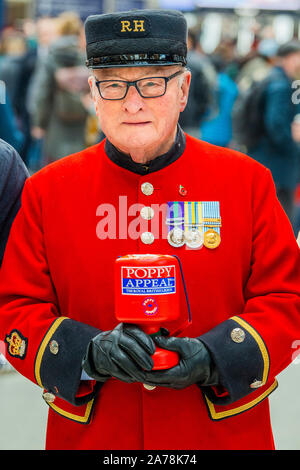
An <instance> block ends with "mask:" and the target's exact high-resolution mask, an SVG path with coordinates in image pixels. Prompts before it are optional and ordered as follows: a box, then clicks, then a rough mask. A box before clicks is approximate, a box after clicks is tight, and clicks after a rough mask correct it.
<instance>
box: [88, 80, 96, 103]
mask: <svg viewBox="0 0 300 470" xmlns="http://www.w3.org/2000/svg"><path fill="white" fill-rule="evenodd" d="M88 83H89V86H90V90H91V95H92V98H93V100H95V77H94V76H93V75H91V76H90V77H89V78H88Z"/></svg>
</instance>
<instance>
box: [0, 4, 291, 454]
mask: <svg viewBox="0 0 300 470" xmlns="http://www.w3.org/2000/svg"><path fill="white" fill-rule="evenodd" d="M186 29H187V28H186V22H185V19H184V16H183V15H182V14H180V13H178V12H174V11H158V10H151V11H150V10H143V11H139V10H135V11H131V12H125V13H115V14H108V15H96V16H91V17H89V18H88V20H87V22H86V36H87V65H88V66H89V67H90V68H91V69H92V75H91V77H90V79H89V83H90V87H91V92H92V96H93V99H94V102H95V107H96V112H97V115H98V117H99V121H100V124H101V128H102V129H103V132H104V133H105V135H106V139H105V140H104V141H103V142H101V143H100V144H97V145H95V146H93V147H90V148H88V149H86V150H85V151H83V152H80V153H78V154H74V155H71V156H69V157H66V158H63V159H61V160H60V161H57V162H56V163H54V164H51V165H49V166H48V167H46V168H44V169H42V170H41V171H39V172H38V173H36V174H35V175H33V176H32V177H31V178H29V179H28V181H27V182H26V185H25V189H24V192H23V199H22V207H21V210H20V212H19V214H18V216H17V218H16V220H15V223H14V226H13V229H12V232H11V236H10V239H9V242H8V246H7V251H6V254H5V258H4V263H3V268H2V270H1V278H0V286H1V287H0V306H1V310H0V312H1V315H0V331H1V335H2V340H4V341H5V343H6V347H7V357H8V358H9V359H10V360H11V363H12V364H13V366H14V367H15V368H16V369H17V370H19V371H20V372H21V373H22V374H23V375H24V376H26V377H27V378H29V379H30V380H32V381H33V382H35V383H36V384H37V385H39V386H40V387H41V388H42V389H43V397H44V399H45V400H46V402H47V403H48V405H49V417H48V430H47V442H46V448H47V449H272V448H273V447H274V444H273V438H272V431H271V426H270V415H269V405H268V398H267V397H268V396H269V394H270V393H271V392H272V391H274V389H275V388H276V387H277V381H276V378H275V377H276V375H277V374H278V373H279V372H281V371H282V370H283V369H284V368H285V367H286V366H287V365H288V364H289V363H290V362H291V360H292V349H291V345H292V344H293V342H294V341H295V340H298V339H299V336H300V255H299V248H298V246H297V243H296V240H295V237H294V235H293V231H292V228H291V226H290V224H289V221H288V219H287V217H286V215H285V213H284V211H283V209H282V208H281V206H280V204H279V202H278V200H277V198H276V193H275V188H274V184H273V181H272V178H271V175H270V172H269V170H268V169H266V168H265V167H263V166H262V165H261V164H259V163H257V162H255V161H254V160H252V159H251V158H249V157H247V156H245V155H242V154H240V153H237V152H235V151H232V150H229V149H224V148H220V147H216V146H213V145H210V144H207V143H204V142H201V141H199V140H197V139H194V138H192V137H190V136H188V135H186V134H184V133H183V132H182V131H181V129H180V128H179V127H178V125H177V122H178V117H179V114H180V112H181V111H182V110H183V109H184V107H185V105H186V102H187V99H188V89H189V83H190V78H191V77H190V73H189V72H188V71H187V70H186V68H185V63H186ZM125 203H126V204H125ZM160 207H166V211H165V212H166V213H163V211H160V210H158V208H160ZM127 210H128V212H127ZM108 215H110V217H108ZM155 227H156V228H157V227H159V228H160V230H159V231H158V230H155ZM165 233H166V234H167V235H166V236H165V235H164V234H165ZM130 253H131V254H139V253H140V254H142V253H150V254H151V253H152V254H155V253H162V254H170V255H176V256H177V257H178V259H180V262H181V265H182V269H183V272H184V277H185V284H186V288H187V292H188V297H189V305H190V311H191V315H192V323H191V324H189V326H188V327H187V328H186V329H185V330H184V332H182V333H181V334H180V335H179V336H178V337H175V336H172V335H168V334H167V332H166V331H165V332H164V334H163V335H161V336H156V337H155V338H153V337H151V336H149V335H147V334H145V333H144V332H143V331H142V330H141V329H140V328H139V327H138V326H136V325H129V324H127V323H118V321H117V320H116V318H115V315H114V288H113V285H114V281H113V278H114V275H113V273H114V263H115V260H116V259H117V258H118V257H120V256H122V255H126V254H130ZM155 345H158V346H160V347H162V348H164V349H166V350H168V349H169V350H171V351H175V352H176V353H178V355H179V358H180V360H179V364H177V365H175V366H174V367H171V368H169V369H166V370H159V371H157V370H153V369H152V366H153V359H152V355H153V353H154V350H155Z"/></svg>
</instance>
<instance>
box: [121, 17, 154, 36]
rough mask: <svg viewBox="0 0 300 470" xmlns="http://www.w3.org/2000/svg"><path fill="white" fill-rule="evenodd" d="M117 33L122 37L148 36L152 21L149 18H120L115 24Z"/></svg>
mask: <svg viewBox="0 0 300 470" xmlns="http://www.w3.org/2000/svg"><path fill="white" fill-rule="evenodd" d="M114 29H115V33H116V34H117V35H118V36H121V37H124V36H125V37H126V36H127V37H137V36H142V37H143V36H147V35H148V34H149V33H150V29H151V23H150V20H149V19H148V18H145V17H139V18H128V17H126V18H124V17H123V18H122V17H121V18H119V19H118V20H117V22H116V24H115V28H114Z"/></svg>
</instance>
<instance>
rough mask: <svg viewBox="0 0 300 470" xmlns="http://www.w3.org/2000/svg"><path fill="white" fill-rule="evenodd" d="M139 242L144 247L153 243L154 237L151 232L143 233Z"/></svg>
mask: <svg viewBox="0 0 300 470" xmlns="http://www.w3.org/2000/svg"><path fill="white" fill-rule="evenodd" d="M141 240H142V242H143V243H144V244H145V245H151V243H153V242H154V235H153V233H151V232H144V233H142V235H141Z"/></svg>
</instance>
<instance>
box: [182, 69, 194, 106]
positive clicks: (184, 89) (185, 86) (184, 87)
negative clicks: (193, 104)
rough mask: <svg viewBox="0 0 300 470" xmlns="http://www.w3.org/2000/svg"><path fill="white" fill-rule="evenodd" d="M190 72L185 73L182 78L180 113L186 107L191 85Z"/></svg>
mask: <svg viewBox="0 0 300 470" xmlns="http://www.w3.org/2000/svg"><path fill="white" fill-rule="evenodd" d="M191 76H192V75H191V72H190V71H187V72H185V73H184V78H183V81H182V85H181V95H180V112H181V113H182V111H183V110H184V108H185V107H186V104H187V101H188V97H189V89H190V84H191Z"/></svg>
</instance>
